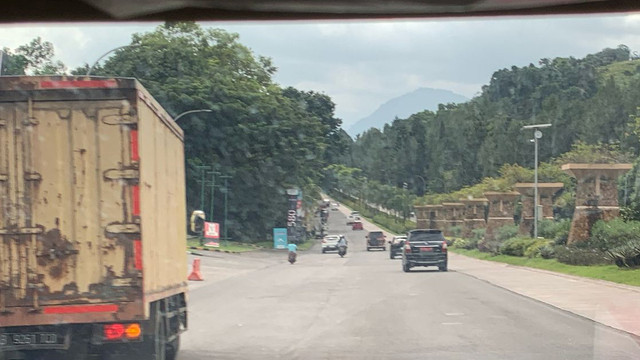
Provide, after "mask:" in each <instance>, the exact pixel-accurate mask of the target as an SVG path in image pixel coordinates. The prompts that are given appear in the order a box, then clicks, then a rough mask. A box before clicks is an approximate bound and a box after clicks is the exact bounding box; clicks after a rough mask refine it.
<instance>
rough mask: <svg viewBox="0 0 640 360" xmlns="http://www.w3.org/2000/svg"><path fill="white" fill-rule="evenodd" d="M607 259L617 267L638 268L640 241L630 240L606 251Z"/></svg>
mask: <svg viewBox="0 0 640 360" xmlns="http://www.w3.org/2000/svg"><path fill="white" fill-rule="evenodd" d="M607 258H608V259H609V260H611V261H613V263H614V264H616V265H618V267H632V268H633V267H640V240H638V239H631V240H629V241H627V243H625V244H623V245H620V246H616V247H614V248H612V249H609V250H607Z"/></svg>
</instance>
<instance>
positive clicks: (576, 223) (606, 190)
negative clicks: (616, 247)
mask: <svg viewBox="0 0 640 360" xmlns="http://www.w3.org/2000/svg"><path fill="white" fill-rule="evenodd" d="M631 168H632V164H575V163H572V164H564V165H562V170H564V171H565V172H566V173H567V174H569V175H571V176H573V177H575V178H576V180H577V181H578V186H577V187H576V208H575V210H574V212H573V220H572V221H571V230H570V231H569V239H568V240H567V243H568V244H573V243H576V242H580V241H585V240H587V239H589V237H590V236H591V227H592V226H593V224H594V223H595V222H596V221H598V220H611V219H613V218H616V217H618V216H619V215H620V207H619V206H618V186H617V179H618V177H619V176H620V175H622V174H624V173H626V172H627V171H629V170H631Z"/></svg>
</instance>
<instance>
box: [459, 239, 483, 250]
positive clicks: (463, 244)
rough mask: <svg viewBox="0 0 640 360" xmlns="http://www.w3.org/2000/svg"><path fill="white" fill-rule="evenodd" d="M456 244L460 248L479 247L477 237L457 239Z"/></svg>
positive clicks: (473, 248) (472, 248) (470, 248)
mask: <svg viewBox="0 0 640 360" xmlns="http://www.w3.org/2000/svg"><path fill="white" fill-rule="evenodd" d="M454 246H455V247H457V248H460V249H467V250H475V249H477V248H478V240H477V239H456V241H455V242H454Z"/></svg>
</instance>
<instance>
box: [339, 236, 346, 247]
mask: <svg viewBox="0 0 640 360" xmlns="http://www.w3.org/2000/svg"><path fill="white" fill-rule="evenodd" d="M341 246H344V247H347V238H346V237H345V236H344V235H340V240H338V247H341Z"/></svg>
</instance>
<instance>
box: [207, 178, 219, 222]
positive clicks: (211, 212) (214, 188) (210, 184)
mask: <svg viewBox="0 0 640 360" xmlns="http://www.w3.org/2000/svg"><path fill="white" fill-rule="evenodd" d="M220 174H221V173H220V172H219V171H209V175H211V182H210V183H209V186H211V205H210V207H209V214H210V215H209V220H211V221H213V201H214V199H215V192H216V175H220Z"/></svg>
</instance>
